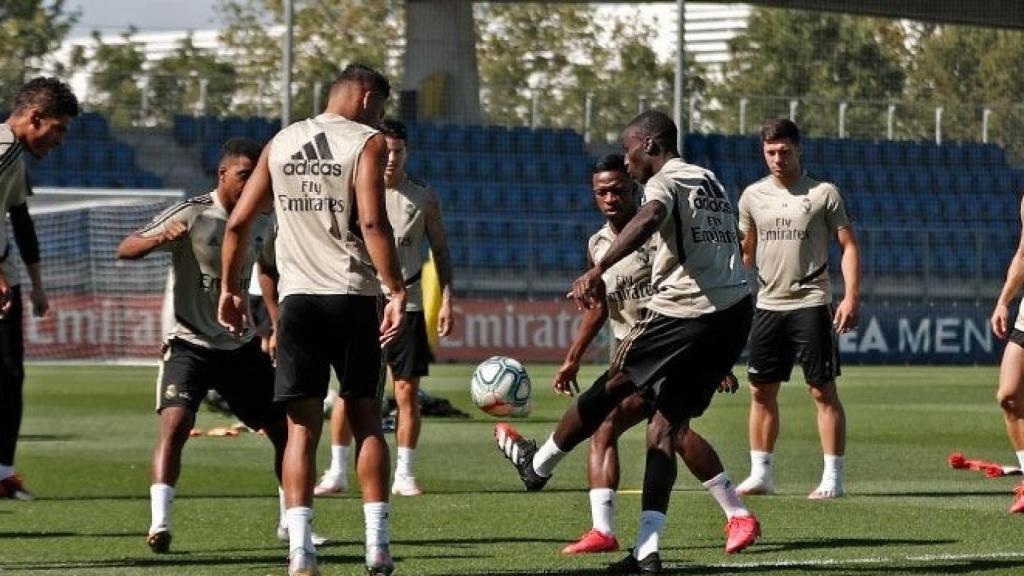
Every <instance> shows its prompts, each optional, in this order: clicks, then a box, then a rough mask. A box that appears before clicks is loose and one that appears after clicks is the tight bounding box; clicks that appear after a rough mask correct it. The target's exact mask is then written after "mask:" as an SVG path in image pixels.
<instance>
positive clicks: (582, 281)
mask: <svg viewBox="0 0 1024 576" xmlns="http://www.w3.org/2000/svg"><path fill="white" fill-rule="evenodd" d="M600 282H601V270H600V269H599V268H598V267H597V266H594V267H593V268H591V269H590V270H587V272H586V273H585V274H583V276H580V277H579V278H577V279H576V280H575V281H574V282H573V283H572V292H571V294H572V299H573V300H575V301H576V308H577V309H578V310H583V309H584V308H587V309H590V308H591V307H593V306H594V305H595V304H596V303H597V299H598V298H599V294H600V291H599V289H598V284H599V283H600Z"/></svg>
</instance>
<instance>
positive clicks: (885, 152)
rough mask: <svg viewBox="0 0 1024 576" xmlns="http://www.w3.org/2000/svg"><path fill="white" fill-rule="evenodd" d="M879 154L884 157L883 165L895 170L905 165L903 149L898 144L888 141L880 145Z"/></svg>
mask: <svg viewBox="0 0 1024 576" xmlns="http://www.w3.org/2000/svg"><path fill="white" fill-rule="evenodd" d="M878 146H879V152H881V156H882V164H884V165H886V166H889V167H890V168H895V167H897V166H902V165H903V154H902V148H901V147H900V145H899V144H898V143H896V142H893V141H892V140H887V141H885V142H881V143H879V145H878Z"/></svg>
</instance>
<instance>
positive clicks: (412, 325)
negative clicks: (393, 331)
mask: <svg viewBox="0 0 1024 576" xmlns="http://www.w3.org/2000/svg"><path fill="white" fill-rule="evenodd" d="M405 318H406V323H405V330H402V333H401V334H399V335H398V337H397V338H395V340H394V341H392V342H391V343H390V344H388V345H387V346H386V347H385V348H384V359H385V361H386V362H387V364H388V366H389V367H390V368H391V376H392V377H393V378H397V379H400V380H412V379H413V378H421V377H423V376H426V375H427V374H428V373H429V372H430V363H431V362H433V361H434V356H433V354H432V353H431V352H430V340H428V339H427V319H426V315H425V314H424V313H423V312H420V311H413V312H408V313H406V315H405Z"/></svg>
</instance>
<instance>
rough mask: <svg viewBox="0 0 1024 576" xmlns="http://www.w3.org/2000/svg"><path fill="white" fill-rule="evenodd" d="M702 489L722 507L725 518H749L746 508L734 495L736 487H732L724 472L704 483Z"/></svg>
mask: <svg viewBox="0 0 1024 576" xmlns="http://www.w3.org/2000/svg"><path fill="white" fill-rule="evenodd" d="M704 487H705V488H707V489H708V492H710V493H711V496H712V497H713V498H714V499H715V501H716V502H718V505H719V506H721V507H722V512H725V517H726V518H728V519H730V520H731V519H732V517H733V516H750V510H747V507H746V506H744V505H743V502H741V501H740V497H739V495H738V494H736V487H735V486H733V485H732V481H731V480H729V475H728V474H726V473H725V472H722V473H721V474H719V475H718V476H715V477H714V478H712V479H711V480H708V481H707V482H704Z"/></svg>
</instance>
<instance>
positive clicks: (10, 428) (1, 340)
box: [0, 286, 35, 500]
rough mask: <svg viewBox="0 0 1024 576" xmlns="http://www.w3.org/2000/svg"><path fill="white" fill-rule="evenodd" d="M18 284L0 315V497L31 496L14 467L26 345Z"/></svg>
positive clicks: (25, 498)
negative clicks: (9, 302)
mask: <svg viewBox="0 0 1024 576" xmlns="http://www.w3.org/2000/svg"><path fill="white" fill-rule="evenodd" d="M21 318H22V304H21V290H20V287H19V286H12V287H11V309H10V310H9V311H8V312H7V314H5V315H4V316H3V317H2V318H0V497H5V498H12V499H15V500H34V499H35V496H33V495H32V493H31V492H29V491H28V489H26V488H25V486H24V484H23V483H22V479H21V476H19V475H17V474H16V472H15V468H14V455H15V451H16V450H17V447H18V434H19V433H20V431H21V415H22V412H23V410H24V395H23V390H24V385H25V368H24V358H25V346H24V339H23V335H22V326H21Z"/></svg>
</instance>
